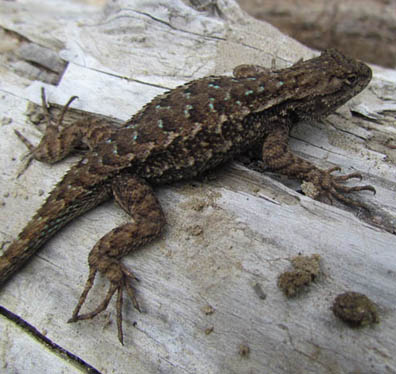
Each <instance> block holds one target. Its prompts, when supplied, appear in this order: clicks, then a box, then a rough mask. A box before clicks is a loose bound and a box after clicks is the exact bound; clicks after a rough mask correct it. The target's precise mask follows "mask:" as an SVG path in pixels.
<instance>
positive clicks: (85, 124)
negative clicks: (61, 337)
mask: <svg viewBox="0 0 396 374" xmlns="http://www.w3.org/2000/svg"><path fill="white" fill-rule="evenodd" d="M370 79H371V70H370V68H369V67H368V66H366V65H365V64H363V63H361V62H358V61H355V60H352V59H349V58H347V57H345V56H343V55H342V54H340V53H339V52H337V51H334V50H329V51H326V52H324V53H322V55H321V56H319V57H317V58H313V59H311V60H308V61H305V62H298V63H297V64H295V65H293V66H291V67H290V68H287V69H282V70H277V71H268V70H266V69H264V68H262V67H259V66H254V65H243V66H239V67H237V68H236V69H235V70H234V77H226V76H211V77H205V78H202V79H198V80H195V81H192V82H190V83H187V84H185V85H183V86H180V87H177V88H175V89H173V90H171V91H169V92H167V93H165V94H163V95H160V96H158V97H156V98H155V99H154V100H153V101H151V102H150V103H149V104H147V105H145V106H144V107H143V108H142V109H141V110H140V111H139V112H138V113H137V114H136V115H134V116H133V117H132V118H131V119H130V120H129V121H128V122H126V123H125V124H124V125H123V126H122V127H120V128H116V127H114V126H111V125H109V124H107V123H106V122H105V121H103V120H92V119H87V120H81V121H78V122H76V123H74V124H73V125H71V126H68V127H65V128H64V127H62V119H63V114H64V112H63V113H62V114H61V116H60V119H59V121H58V122H57V123H56V124H51V123H50V120H49V114H48V110H47V107H46V104H45V98H44V95H43V107H44V109H45V112H46V115H47V118H48V123H49V124H48V127H47V131H46V134H45V136H44V137H43V139H42V141H41V142H40V144H39V145H38V146H37V147H33V146H32V145H31V144H30V143H29V142H28V141H27V140H26V139H25V138H23V136H22V135H21V134H19V133H18V134H17V135H18V136H19V137H20V138H21V139H22V140H23V141H24V143H25V144H26V145H27V146H28V147H29V148H30V150H31V152H32V157H33V158H35V159H37V160H40V161H44V162H56V161H58V160H60V159H62V158H64V157H66V156H67V155H68V154H69V153H70V152H72V151H73V149H74V148H75V147H77V146H79V145H81V144H82V143H84V144H86V145H88V147H89V149H90V150H89V152H88V153H87V154H86V155H85V157H84V158H83V159H82V160H81V161H80V162H79V163H78V164H77V165H75V166H74V167H72V168H71V169H70V171H69V172H68V173H67V174H66V175H65V177H64V178H63V180H62V181H61V182H60V183H59V184H58V185H57V186H56V187H55V188H54V190H53V191H52V192H51V193H50V195H49V197H48V199H47V201H46V202H45V203H44V205H43V206H42V207H41V208H40V209H39V210H38V212H37V213H36V214H35V216H34V217H33V218H32V219H31V221H30V222H29V223H28V224H27V226H26V227H25V228H24V229H23V231H22V232H21V233H20V235H19V237H18V239H16V240H15V241H14V242H13V243H12V244H11V245H10V246H9V248H8V249H7V250H6V251H5V254H4V256H2V257H1V258H0V284H3V283H4V282H5V281H6V280H7V279H8V278H9V277H11V276H12V274H14V273H15V272H16V271H17V270H18V269H19V268H20V267H21V266H22V265H23V264H24V263H25V262H26V261H27V260H28V259H29V258H30V257H31V256H32V255H33V254H34V253H35V252H36V251H37V250H38V249H40V248H41V247H42V246H43V245H44V243H45V242H46V241H48V239H49V238H51V237H52V236H53V235H54V234H55V233H56V232H57V231H58V230H60V229H61V228H62V227H63V226H64V225H65V224H66V223H67V222H69V221H71V220H73V219H74V218H76V217H77V216H79V215H81V214H83V213H84V212H86V211H88V210H89V209H91V208H94V207H95V206H97V205H98V204H100V203H102V202H104V201H105V200H108V199H110V198H111V197H114V198H115V199H116V201H117V202H118V204H119V205H120V206H121V208H122V209H124V210H125V211H126V212H128V213H129V214H130V215H131V217H133V222H131V223H126V224H124V225H122V226H120V227H117V228H115V229H113V230H112V231H110V232H109V233H107V234H106V235H105V236H104V237H103V238H101V239H100V240H99V241H98V242H97V244H96V245H95V246H94V248H93V249H92V251H91V252H90V254H89V258H88V263H89V269H90V271H89V276H88V280H87V283H86V286H85V288H84V290H83V293H82V295H81V297H80V300H79V302H78V304H77V307H76V308H75V310H74V312H73V314H72V317H71V319H70V322H74V321H78V320H83V319H88V318H92V317H94V316H95V315H97V314H98V313H100V312H101V311H103V310H105V309H106V307H107V305H108V303H109V301H110V300H111V298H112V296H113V295H114V293H116V292H117V325H118V337H119V340H120V342H121V343H122V342H123V332H122V313H121V308H122V300H123V295H122V293H123V290H124V289H125V290H126V291H127V293H128V295H129V296H130V297H131V299H132V301H133V303H134V305H135V307H136V308H137V309H138V308H139V306H138V304H137V301H136V299H135V296H134V292H133V288H132V286H131V285H130V281H131V280H135V279H136V278H135V276H134V275H133V273H132V272H130V271H129V270H128V269H126V267H125V266H124V265H122V263H121V262H120V259H121V258H122V257H123V256H125V255H126V254H127V253H129V252H131V251H132V250H135V249H136V248H138V247H140V246H142V245H143V244H145V243H147V242H149V241H150V240H152V239H153V238H155V237H157V236H158V235H159V234H160V232H161V229H162V228H163V226H164V224H165V219H164V215H163V213H162V210H161V207H160V205H159V203H158V201H157V199H156V197H155V196H154V194H153V191H152V189H151V187H150V186H151V185H154V184H162V183H169V182H174V181H178V180H181V179H189V178H193V177H195V176H197V175H199V174H202V173H203V172H205V171H207V170H209V169H212V168H214V167H215V166H217V165H219V164H221V163H224V162H226V161H228V160H230V159H232V158H233V157H234V156H236V155H239V154H241V153H243V152H245V151H247V150H249V149H259V150H260V151H259V153H260V154H261V158H262V160H263V161H264V162H265V164H266V165H267V166H268V167H269V168H271V169H273V170H275V171H277V172H279V173H281V174H285V175H288V176H291V177H296V178H299V179H301V180H305V181H308V182H311V183H312V184H313V185H314V186H315V187H316V189H317V191H318V197H320V196H327V197H328V198H329V199H331V198H332V197H333V198H336V199H340V200H342V201H344V202H346V203H348V204H351V205H359V204H358V203H356V202H354V201H352V200H350V199H349V198H347V197H346V196H345V195H344V194H345V193H349V192H351V191H362V190H370V191H373V192H375V189H374V188H373V187H372V186H357V187H345V186H344V185H342V184H341V182H343V181H346V180H348V179H350V178H355V177H358V178H361V176H360V174H358V173H353V174H349V175H345V176H339V177H334V176H332V175H331V172H332V171H335V170H338V169H337V168H332V169H330V170H327V171H322V170H320V169H318V168H316V167H315V166H314V165H312V164H311V163H309V162H307V161H305V160H302V159H300V158H299V157H297V156H295V155H294V154H293V153H291V151H290V150H289V148H288V146H287V138H288V134H289V131H290V129H291V128H292V126H293V125H294V124H295V123H297V122H298V121H300V120H301V119H307V118H308V119H312V118H320V117H324V116H326V115H328V114H329V113H331V112H333V111H334V110H336V109H337V108H338V107H339V106H341V105H343V104H344V103H346V102H347V101H348V100H349V99H350V98H351V97H353V96H355V95H356V94H358V93H359V92H360V91H362V90H363V89H364V88H365V87H366V86H367V84H368V83H369V81H370ZM72 100H73V98H72V99H71V100H70V101H69V102H68V104H67V105H66V106H65V110H66V109H67V107H68V106H69V104H70V103H71V101H72ZM65 110H64V111H65ZM98 271H99V272H100V273H102V274H103V275H104V276H105V277H106V278H107V279H108V280H109V282H110V287H109V291H108V294H107V296H106V297H105V299H104V300H103V302H102V303H100V304H99V305H98V307H97V308H96V309H95V310H94V311H92V312H90V313H86V314H80V309H81V307H82V305H83V304H84V302H85V299H86V297H87V294H88V292H89V290H90V289H91V287H92V285H93V282H94V279H95V276H96V274H97V272H98Z"/></svg>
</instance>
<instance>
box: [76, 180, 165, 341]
mask: <svg viewBox="0 0 396 374" xmlns="http://www.w3.org/2000/svg"><path fill="white" fill-rule="evenodd" d="M112 189H113V194H114V197H115V199H116V201H117V202H118V204H119V205H120V206H121V208H122V209H123V210H125V211H126V212H127V213H129V214H130V215H131V216H132V218H133V219H134V222H132V223H127V224H124V225H122V226H119V227H116V228H115V229H113V230H111V231H110V232H109V233H107V234H106V235H105V236H103V237H102V239H100V240H99V241H98V242H97V243H96V244H95V246H94V247H93V249H92V250H91V252H90V254H89V257H88V263H89V268H90V270H89V276H88V279H87V282H86V284H85V287H84V290H83V292H82V294H81V296H80V299H79V301H78V303H77V306H76V308H75V309H74V311H73V314H72V317H71V318H70V320H69V322H76V321H79V320H86V319H91V318H93V317H95V316H96V315H97V314H99V313H100V312H102V311H104V310H106V308H107V306H108V304H109V302H110V300H111V299H112V297H113V296H114V294H115V293H116V292H117V301H116V318H117V327H118V339H119V340H120V342H121V344H123V330H122V303H123V290H124V289H125V290H126V291H127V294H128V296H129V297H130V299H131V300H132V303H133V305H134V307H135V308H136V309H137V310H139V311H140V308H139V304H138V302H137V300H136V297H135V291H134V289H133V287H132V286H131V282H132V281H138V279H137V278H136V276H135V275H134V274H133V273H132V272H131V271H130V270H128V268H127V267H126V266H125V265H123V264H122V263H121V262H120V259H121V257H123V256H125V255H126V254H127V253H128V252H130V251H132V250H135V249H137V248H139V247H140V246H142V245H144V244H146V243H148V242H149V241H151V240H153V239H154V238H156V237H157V236H158V235H159V234H160V232H161V229H162V227H163V226H164V224H165V218H164V215H163V213H162V210H161V207H160V205H159V203H158V201H157V199H156V197H155V195H154V193H153V191H152V189H151V187H150V186H149V185H147V184H146V183H145V182H144V181H143V180H141V179H139V178H137V177H134V176H130V175H127V174H124V175H120V176H118V177H116V178H115V180H114V182H113V184H112ZM98 271H99V272H100V273H101V274H102V275H104V276H105V277H106V278H107V279H108V280H109V281H110V286H109V289H108V291H107V295H106V296H105V298H104V299H103V301H102V302H101V303H99V304H98V306H97V307H96V308H95V309H94V310H93V311H91V312H88V313H85V314H79V313H80V310H81V307H82V306H83V304H84V303H85V301H86V298H87V296H88V293H89V291H90V290H91V288H92V286H93V283H94V279H95V276H96V274H97V272H98Z"/></svg>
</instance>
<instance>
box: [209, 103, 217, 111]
mask: <svg viewBox="0 0 396 374" xmlns="http://www.w3.org/2000/svg"><path fill="white" fill-rule="evenodd" d="M209 108H210V110H211V111H212V112H215V111H216V110H215V108H214V106H213V103H209Z"/></svg>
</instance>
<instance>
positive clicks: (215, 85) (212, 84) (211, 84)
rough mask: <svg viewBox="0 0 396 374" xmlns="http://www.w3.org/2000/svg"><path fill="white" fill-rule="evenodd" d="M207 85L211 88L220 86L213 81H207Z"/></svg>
mask: <svg viewBox="0 0 396 374" xmlns="http://www.w3.org/2000/svg"><path fill="white" fill-rule="evenodd" d="M208 86H209V87H213V88H220V86H219V85H218V84H215V83H209V84H208Z"/></svg>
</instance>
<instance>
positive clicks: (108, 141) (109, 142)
mask: <svg viewBox="0 0 396 374" xmlns="http://www.w3.org/2000/svg"><path fill="white" fill-rule="evenodd" d="M112 141H113V140H112V139H107V140H106V141H105V143H107V144H111V142H112Z"/></svg>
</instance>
